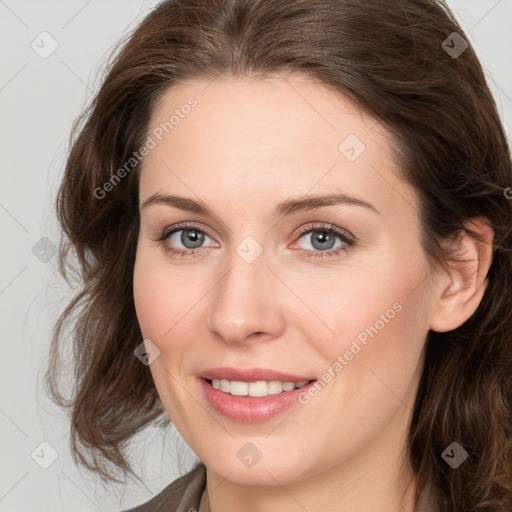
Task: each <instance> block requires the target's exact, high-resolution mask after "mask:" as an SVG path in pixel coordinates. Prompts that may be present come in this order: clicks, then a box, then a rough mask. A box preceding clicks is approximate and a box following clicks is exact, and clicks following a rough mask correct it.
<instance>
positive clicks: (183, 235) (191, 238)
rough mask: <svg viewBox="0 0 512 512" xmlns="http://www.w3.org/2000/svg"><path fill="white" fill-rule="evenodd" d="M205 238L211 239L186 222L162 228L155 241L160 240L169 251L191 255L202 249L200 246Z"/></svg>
mask: <svg viewBox="0 0 512 512" xmlns="http://www.w3.org/2000/svg"><path fill="white" fill-rule="evenodd" d="M206 239H209V240H211V241H213V240H212V239H211V238H210V237H209V236H208V234H207V233H206V232H205V231H204V230H202V229H199V228H197V227H195V226H193V225H189V224H187V225H185V226H175V227H174V228H173V229H166V230H164V231H163V232H162V233H161V234H160V235H159V236H158V237H157V239H156V241H158V242H160V243H161V244H162V245H163V246H164V249H165V250H166V251H168V252H170V253H173V254H178V255H180V256H192V255H195V254H196V253H197V252H200V251H201V250H202V249H203V247H202V246H203V244H204V242H205V240H206ZM211 245H214V244H211Z"/></svg>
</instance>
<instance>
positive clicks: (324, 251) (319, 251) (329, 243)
mask: <svg viewBox="0 0 512 512" xmlns="http://www.w3.org/2000/svg"><path fill="white" fill-rule="evenodd" d="M301 239H304V240H306V245H308V244H309V245H310V246H311V247H312V249H310V248H309V247H304V246H302V247H301V248H302V249H304V250H305V251H306V255H307V256H311V257H316V258H318V257H320V258H322V257H329V256H336V255H338V254H340V253H341V252H343V251H347V250H348V249H349V248H350V247H352V246H353V245H355V239H354V237H353V236H352V235H350V234H349V233H348V232H345V231H342V230H341V229H339V228H336V227H334V226H332V225H318V224H317V225H314V226H309V227H306V228H304V229H302V231H301V235H300V236H299V239H298V240H301ZM337 240H338V243H337Z"/></svg>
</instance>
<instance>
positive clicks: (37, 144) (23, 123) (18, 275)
mask: <svg viewBox="0 0 512 512" xmlns="http://www.w3.org/2000/svg"><path fill="white" fill-rule="evenodd" d="M405 1H407V0H405ZM157 3H158V2H157V1H155V0H109V1H108V2H107V1H105V0H104V1H100V0H88V1H87V0H68V1H67V2H59V1H56V0H45V1H41V0H0V43H1V46H0V169H1V174H0V176H1V183H0V226H1V253H0V258H1V259H0V321H1V329H2V330H1V333H2V338H1V356H2V357H1V358H0V365H1V369H0V461H1V462H0V512H29V511H34V510H37V511H39V512H50V511H51V512H58V511H69V510H72V511H74V512H82V511H83V512H86V511H98V510H99V511H101V512H109V511H118V510H121V509H123V508H128V507H129V506H132V505H135V504H137V503H140V502H142V501H146V500H147V499H149V498H150V497H151V496H152V495H154V494H156V493H157V492H158V491H159V490H161V489H162V488H163V487H164V486H165V485H167V484H168V483H169V482H170V481H171V480H173V479H174V478H176V477H177V476H178V475H179V474H181V473H183V472H184V471H186V470H188V469H189V468H190V467H191V465H192V464H193V463H194V461H195V456H194V455H193V454H192V453H191V452H190V450H188V449H187V447H186V446H185V445H184V443H183V441H182V440H181V438H180V437H179V436H177V435H176V433H175V432H173V431H172V430H171V431H170V432H169V435H168V436H165V437H162V435H160V434H159V433H158V431H157V429H155V428H153V429H148V430H147V431H145V432H143V433H141V434H139V435H138V436H137V437H136V439H135V441H134V443H133V453H132V454H131V455H132V459H133V460H134V461H135V465H136V466H137V467H139V468H140V471H141V474H142V475H143V478H144V485H141V484H138V483H136V482H135V481H129V482H128V483H127V484H126V485H117V486H115V485H108V486H104V485H102V484H101V482H99V480H98V479H97V478H95V477H94V476H91V475H88V474H87V473H85V472H83V471H80V470H79V469H78V468H76V467H75V466H74V464H73V462H72V459H71V455H70V451H69V435H68V432H69V426H68V420H67V418H66V415H65V414H64V413H63V412H62V411H61V410H59V409H58V408H57V407H55V406H53V405H52V403H51V402H50V401H49V400H48V398H47V397H46V396H45V394H44V390H43V388H42V376H43V372H44V365H45V362H46V357H47V350H48V345H49V341H50V333H51V329H52V324H53V322H54V321H55V319H56V318H57V315H58V313H59V312H60V311H61V310H62V308H63V307H64V305H65V303H66V301H67V300H68V299H69V297H70V296H71V295H70V293H71V292H70V290H69V289H68V287H67V285H66V284H65V283H64V282H63V280H62V279H61V278H60V277H59V276H58V274H57V268H56V257H55V255H54V252H53V250H54V246H55V245H56V244H57V242H58V240H59V232H58V228H57V224H56V220H55V215H54V211H53V202H54V199H55V194H56V190H57V187H58V183H59V180H60V177H61V175H62V171H63V167H64V163H65V158H66V152H67V150H68V136H69V132H70V129H71V125H72V123H73V121H74V119H75V118H76V116H77V115H78V114H79V113H80V111H81V110H82V109H83V107H84V106H85V105H86V103H87V101H88V99H89V98H90V97H91V94H93V92H94V91H96V90H97V87H98V85H99V82H98V74H99V72H100V71H101V69H102V64H104V63H105V59H106V56H107V55H108V53H109V50H110V49H111V48H112V47H113V45H114V44H115V42H116V41H117V40H118V39H119V38H120V37H122V36H123V35H125V34H126V33H127V30H129V29H131V28H133V27H134V26H135V25H136V24H137V23H138V22H139V21H140V20H141V19H142V17H143V16H144V15H145V14H146V13H147V12H149V11H150V10H151V8H152V7H154V6H155V5H156V4H157ZM448 3H449V5H450V6H451V7H452V9H453V10H454V11H455V14H456V15H457V17H458V19H459V20H460V22H461V24H462V26H463V28H464V29H465V31H466V33H467V35H468V37H469V39H470V40H471V42H472V43H473V45H474V46H475V48H476V51H477V53H478V55H479V56H480V59H481V61H482V63H483V65H484V68H485V70H486V73H487V75H488V77H489V80H490V85H491V88H492V91H493V93H494V95H495V98H496V100H497V104H498V108H499V110H500V113H501V116H502V119H503V122H504V124H505V128H506V130H507V134H508V136H509V139H510V136H511V129H510V127H511V126H512V55H511V49H512V31H511V30H510V20H511V19H512V0H450V1H449V2H448ZM44 33H47V34H44ZM447 36H448V34H447ZM42 40H43V41H44V42H43V43H42V42H41V41H42ZM56 45H58V46H57V47H56ZM54 47H56V49H54ZM52 50H54V51H53V53H52V54H51V55H49V56H48V55H46V54H45V52H51V51H52ZM176 447H177V448H178V449H176Z"/></svg>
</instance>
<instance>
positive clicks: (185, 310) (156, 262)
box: [133, 250, 205, 350]
mask: <svg viewBox="0 0 512 512" xmlns="http://www.w3.org/2000/svg"><path fill="white" fill-rule="evenodd" d="M170 270H171V267H170V266H169V265H166V263H165V261H164V262H162V259H161V258H160V259H157V258H155V257H152V255H151V254H150V253H147V252H144V251H143V250H142V251H140V252H139V253H138V254H137V259H136V261H135V268H134V275H133V296H134V302H135V309H136V313H137V319H138V321H139V325H140V328H141V331H142V334H143V336H144V337H145V338H150V339H151V340H152V341H153V342H154V343H155V344H156V345H157V346H159V348H160V350H165V345H166V344H165V340H166V339H171V337H175V336H176V330H177V329H178V330H179V328H180V327H182V326H183V325H185V324H186V321H187V318H186V316H187V315H188V314H189V312H190V310H191V308H192V307H193V305H194V304H195V303H197V301H198V300H199V299H200V297H201V294H202V295H204V293H205V291H203V290H202V289H201V288H198V286H199V285H200V284H201V281H200V280H193V279H190V277H189V276H187V271H185V270H183V271H180V269H174V270H173V272H172V273H171V272H170ZM196 281H197V282H196Z"/></svg>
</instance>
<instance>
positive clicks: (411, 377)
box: [134, 76, 433, 485]
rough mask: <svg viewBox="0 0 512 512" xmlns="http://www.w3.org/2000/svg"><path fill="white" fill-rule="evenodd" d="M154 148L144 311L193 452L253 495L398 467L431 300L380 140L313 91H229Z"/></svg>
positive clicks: (137, 291)
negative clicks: (319, 478)
mask: <svg viewBox="0 0 512 512" xmlns="http://www.w3.org/2000/svg"><path fill="white" fill-rule="evenodd" d="M191 98H193V99H191ZM187 105H188V106H187ZM171 116H174V117H173V118H171ZM170 119H171V120H170ZM166 123H167V124H166ZM148 136H149V137H150V138H149V139H147V145H146V147H147V148H148V154H147V155H146V157H145V160H144V163H143V168H142V171H141V175H140V205H141V210H140V215H141V226H140V233H139V239H138V247H137V255H136V263H135V272H134V297H135V305H136V310H137V317H138V321H139V323H140V327H141V331H142V334H143V337H144V338H145V339H149V340H151V342H152V343H153V344H154V345H156V347H158V349H159V351H160V352H159V356H158V357H157V358H156V359H155V360H154V362H152V363H151V365H150V369H151V373H152V375H153V378H154V381H155V385H156V388H157V390H158V393H159V395H160V397H161V400H162V402H163V405H164V406H165V408H166V410H167V412H168V414H169V416H170V418H171V419H172V421H173V422H174V424H175V425H176V427H177V429H178V430H179V432H180V433H181V435H182V436H183V438H184V439H185V440H186V442H187V443H188V444H189V446H190V447H191V448H192V449H193V450H194V452H195V453H196V454H197V455H198V457H199V458H200V459H201V460H202V461H203V462H204V463H205V464H206V466H207V467H208V469H209V470H211V471H213V472H215V473H216V474H219V475H223V476H227V475H229V477H228V478H229V480H230V481H232V482H237V483H242V484H243V483H245V484H257V483H267V484H271V485H275V482H276V481H277V482H279V483H280V484H281V485H286V483H291V482H297V481H300V480H301V479H304V478H308V477H313V476H316V475H319V474H320V473H322V472H325V471H336V472H338V473H339V472H343V471H353V470H355V469H356V468H357V467H358V465H361V467H363V466H364V467H365V468H366V470H365V471H366V474H367V475H368V477H370V475H371V474H375V475H382V471H383V469H385V468H388V467H389V468H391V467H396V464H397V461H398V459H399V457H400V451H401V450H402V448H403V445H404V442H405V436H406V432H407V422H408V420H409V418H410V415H411V412H412V408H413V404H414V400H415V394H416V390H417V386H418V383H419V378H420V374H421V369H422V355H423V352H422V350H423V347H424V342H425V337H426V334H427V331H428V329H429V325H430V319H431V315H432V314H431V311H432V310H433V309H432V296H433V294H432V293H431V290H432V289H431V287H432V281H431V279H429V275H430V267H429V265H428V263H427V259H426V256H425V254H424V252H423V250H422V247H421V245H420V241H419V237H420V226H419V220H418V211H417V208H418V197H417V196H416V194H415V193H414V191H413V189H412V188H411V187H410V186H409V185H408V184H406V183H404V182H403V181H401V180H400V179H399V178H398V177H397V166H396V164H395V162H394V161H393V158H392V156H391V150H390V147H389V145H388V139H387V134H386V132H385V130H384V129H383V127H382V126H381V125H380V124H378V123H377V122H376V121H375V120H374V119H372V118H370V117H367V116H363V115H362V113H361V112H360V111H359V110H358V109H357V108H356V107H355V106H354V104H353V103H351V102H350V101H349V100H348V99H347V98H345V97H342V96H340V95H339V94H336V93H334V92H333V91H331V90H330V89H327V88H325V87H324V86H321V85H318V84H314V83H312V82H311V81H310V82H307V81H305V80H304V78H302V80H301V79H300V78H298V76H295V77H294V78H293V79H292V78H290V77H288V78H287V79H284V78H278V77H276V78H272V79H265V80H259V81H256V80H249V79H247V80H243V79H235V78H217V79H216V80H214V81H213V82H211V83H209V82H207V81H204V82H203V81H195V82H192V81H189V82H185V83H182V84H179V85H176V86H173V87H172V88H170V89H169V90H168V91H167V93H166V94H165V96H164V97H163V98H162V101H161V102H160V104H159V105H158V107H157V109H156V110H155V112H154V113H153V116H152V119H151V123H150V128H149V131H148ZM153 146H154V147H153ZM171 196H172V197H171ZM173 198H174V199H173ZM176 198H179V199H176ZM148 200H149V201H148ZM166 235H168V236H167V237H166V238H165V240H162V241H161V242H159V241H157V239H158V238H163V237H164V236H166ZM174 251H176V252H174ZM283 374H285V375H283ZM213 378H215V379H219V380H220V379H222V381H220V382H217V381H215V382H213ZM210 381H212V382H211V383H210ZM257 381H263V382H257ZM270 381H272V383H271V384H269V382H270ZM303 381H307V382H308V384H306V385H305V386H304V387H302V388H300V389H295V390H294V391H286V390H287V389H289V388H292V387H294V385H295V386H296V385H297V384H303V383H304V382H303ZM311 381H313V382H311ZM315 381H316V382H315ZM252 382H254V384H251V383H252ZM256 382H257V383H256ZM282 382H291V383H293V384H286V385H285V386H284V390H283V386H282ZM212 384H215V386H216V387H219V386H221V389H215V388H214V387H213V386H212ZM281 390H283V391H281ZM245 393H250V394H252V395H266V396H243V395H244V394H245ZM269 393H270V394H269ZM400 460H401V459H400Z"/></svg>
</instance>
